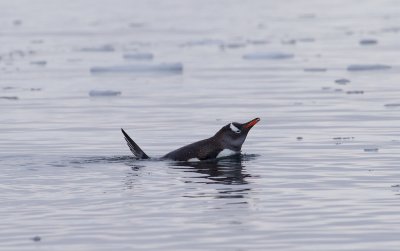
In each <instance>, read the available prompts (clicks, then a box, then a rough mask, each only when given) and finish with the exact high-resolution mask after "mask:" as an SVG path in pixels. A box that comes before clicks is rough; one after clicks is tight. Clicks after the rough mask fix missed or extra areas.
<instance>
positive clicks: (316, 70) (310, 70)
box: [304, 67, 328, 72]
mask: <svg viewBox="0 0 400 251" xmlns="http://www.w3.org/2000/svg"><path fill="white" fill-rule="evenodd" d="M327 70H328V69H326V68H318V67H312V68H305V69H304V71H305V72H326V71H327Z"/></svg>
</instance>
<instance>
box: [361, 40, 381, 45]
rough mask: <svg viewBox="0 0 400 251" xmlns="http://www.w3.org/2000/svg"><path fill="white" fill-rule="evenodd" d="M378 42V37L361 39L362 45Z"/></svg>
mask: <svg viewBox="0 0 400 251" xmlns="http://www.w3.org/2000/svg"><path fill="white" fill-rule="evenodd" d="M377 43H378V40H376V39H361V40H360V44H361V45H374V44H377Z"/></svg>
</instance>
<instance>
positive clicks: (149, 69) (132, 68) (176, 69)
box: [90, 63, 183, 74]
mask: <svg viewBox="0 0 400 251" xmlns="http://www.w3.org/2000/svg"><path fill="white" fill-rule="evenodd" d="M90 72H91V73H94V74H95V73H167V74H182V72H183V65H182V64H181V63H161V64H140V65H119V66H108V67H92V68H91V69H90Z"/></svg>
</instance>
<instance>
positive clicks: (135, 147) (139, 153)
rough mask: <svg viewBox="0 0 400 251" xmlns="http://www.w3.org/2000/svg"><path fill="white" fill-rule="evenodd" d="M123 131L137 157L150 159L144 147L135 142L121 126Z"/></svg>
mask: <svg viewBox="0 0 400 251" xmlns="http://www.w3.org/2000/svg"><path fill="white" fill-rule="evenodd" d="M121 131H122V133H123V134H124V137H125V140H126V143H127V144H128V146H129V149H130V150H131V152H132V153H133V155H135V157H136V158H137V159H150V157H149V156H147V154H145V153H144V152H143V150H142V149H140V147H139V146H138V145H137V144H136V143H135V141H133V140H132V139H131V137H129V135H128V134H127V133H126V132H125V131H124V129H122V128H121Z"/></svg>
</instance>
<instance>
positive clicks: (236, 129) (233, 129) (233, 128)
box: [229, 123, 241, 133]
mask: <svg viewBox="0 0 400 251" xmlns="http://www.w3.org/2000/svg"><path fill="white" fill-rule="evenodd" d="M229 127H230V128H231V130H232V132H235V133H240V132H241V131H240V130H239V128H237V127H236V126H234V125H233V123H231V124H230V125H229Z"/></svg>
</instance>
